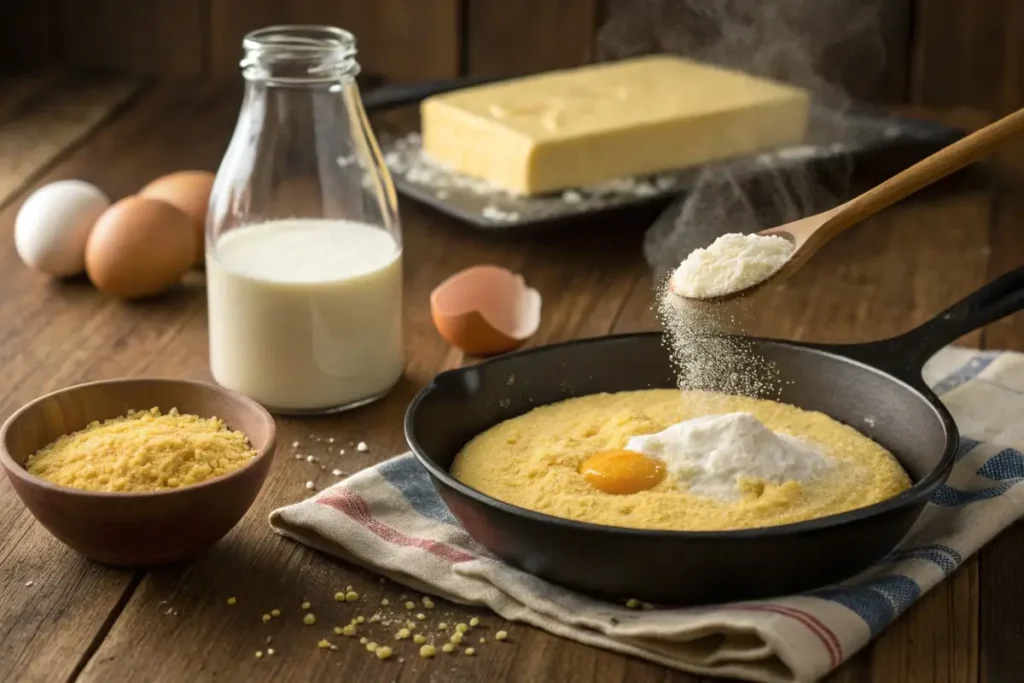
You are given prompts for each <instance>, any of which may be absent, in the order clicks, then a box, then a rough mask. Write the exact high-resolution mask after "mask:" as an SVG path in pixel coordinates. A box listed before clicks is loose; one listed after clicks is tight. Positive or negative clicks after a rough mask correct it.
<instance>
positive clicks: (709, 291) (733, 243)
mask: <svg viewBox="0 0 1024 683" xmlns="http://www.w3.org/2000/svg"><path fill="white" fill-rule="evenodd" d="M792 254H793V243H792V242H790V241H789V240H787V239H785V238H783V237H779V236H777V235H757V234H753V235H744V234H741V233H735V232H734V233H729V234H727V235H722V236H721V237H719V238H718V239H716V240H715V241H714V242H712V243H711V245H710V246H708V247H705V248H703V249H694V250H693V251H692V252H690V255H689V256H687V257H686V260H684V261H683V262H682V263H681V264H679V267H678V268H677V269H676V271H675V272H674V273H672V278H671V282H670V285H669V286H670V287H671V289H672V291H673V292H675V293H676V294H679V295H681V296H685V297H689V298H691V299H707V298H711V297H717V296H725V295H726V294H732V293H734V292H739V291H742V290H744V289H748V288H750V287H753V286H754V285H756V284H758V283H760V282H763V281H764V280H767V279H768V278H769V277H771V276H772V275H774V274H775V273H777V272H778V271H779V269H780V268H782V266H784V265H786V261H788V260H789V257H790V256H791V255H792Z"/></svg>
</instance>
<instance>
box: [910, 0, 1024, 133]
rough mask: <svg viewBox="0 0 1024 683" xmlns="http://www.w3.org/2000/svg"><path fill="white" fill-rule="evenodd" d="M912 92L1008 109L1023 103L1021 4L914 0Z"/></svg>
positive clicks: (948, 102) (932, 102) (918, 98)
mask: <svg viewBox="0 0 1024 683" xmlns="http://www.w3.org/2000/svg"><path fill="white" fill-rule="evenodd" d="M916 7H917V11H916V22H915V27H914V36H915V46H914V55H913V67H912V70H911V73H912V77H911V96H912V99H913V101H914V102H917V103H919V104H924V105H928V106H943V107H959V106H972V107H980V108H982V109H987V110H989V111H992V112H993V113H1006V112H1008V111H1010V110H1012V109H1016V108H1018V107H1020V106H1022V105H1024V68H1022V67H1024V49H1022V48H1021V45H1020V40H1019V36H1020V35H1021V30H1022V27H1024V8H1022V7H1021V4H1020V3H1019V2H1016V0H988V1H987V2H964V1H963V0H917V5H916Z"/></svg>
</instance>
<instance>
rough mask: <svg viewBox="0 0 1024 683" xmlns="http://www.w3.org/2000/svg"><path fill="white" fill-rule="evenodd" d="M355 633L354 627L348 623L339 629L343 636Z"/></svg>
mask: <svg viewBox="0 0 1024 683" xmlns="http://www.w3.org/2000/svg"><path fill="white" fill-rule="evenodd" d="M355 634H356V627H355V626H353V625H352V624H349V625H348V626H346V627H345V628H343V629H341V635H343V636H354V635H355Z"/></svg>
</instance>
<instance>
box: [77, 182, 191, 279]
mask: <svg viewBox="0 0 1024 683" xmlns="http://www.w3.org/2000/svg"><path fill="white" fill-rule="evenodd" d="M195 250H196V235H195V230H194V229H193V225H192V221H191V219H189V217H188V216H187V215H185V213H184V212H183V211H182V210H181V209H178V208H177V207H174V206H172V205H170V204H168V203H167V202H162V201H160V200H158V199H151V198H149V197H139V196H134V197H126V198H124V199H122V200H121V201H119V202H117V203H116V204H114V205H113V206H111V207H110V208H109V209H107V210H106V211H104V212H103V213H102V214H101V215H100V217H99V220H97V221H96V225H95V226H93V229H92V232H91V233H90V234H89V241H88V242H86V245H85V271H86V273H88V274H89V279H90V280H92V283H93V284H94V285H96V288H97V289H98V290H100V291H101V292H104V293H105V294H110V295H111V296H116V297H120V298H122V299H140V298H143V297H148V296H154V295H156V294H159V293H161V292H163V291H166V290H167V289H170V288H171V287H173V286H174V285H175V284H176V283H177V282H178V281H179V280H180V279H181V276H182V275H184V274H185V273H186V272H187V271H188V269H189V268H190V267H191V266H192V263H193V259H194V258H195Z"/></svg>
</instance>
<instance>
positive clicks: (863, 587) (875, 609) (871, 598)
mask: <svg viewBox="0 0 1024 683" xmlns="http://www.w3.org/2000/svg"><path fill="white" fill-rule="evenodd" d="M810 595H812V596H814V597H816V598H820V599H822V600H829V601H831V602H835V603H838V604H840V605H842V606H843V607H846V608H847V609H849V610H850V611H851V612H853V613H854V614H856V615H857V616H859V617H860V618H861V619H863V620H864V623H866V624H867V625H868V628H869V629H871V635H872V636H876V635H878V634H879V633H881V632H882V631H883V630H885V628H886V627H887V626H889V624H891V623H892V622H893V620H894V619H895V618H896V617H897V616H899V615H900V614H901V613H902V612H903V610H905V609H907V607H909V606H910V605H911V604H913V602H914V601H915V600H917V599H918V598H919V597H920V596H921V586H919V585H918V583H917V582H916V581H914V580H913V579H911V578H909V577H906V576H900V575H894V576H883V577H881V578H878V579H873V580H871V581H866V582H865V583H862V584H859V585H855V586H848V587H841V588H823V589H820V590H816V591H812V592H811V593H810Z"/></svg>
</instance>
